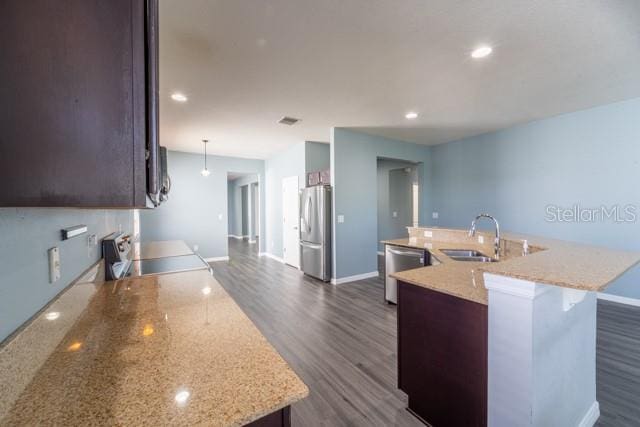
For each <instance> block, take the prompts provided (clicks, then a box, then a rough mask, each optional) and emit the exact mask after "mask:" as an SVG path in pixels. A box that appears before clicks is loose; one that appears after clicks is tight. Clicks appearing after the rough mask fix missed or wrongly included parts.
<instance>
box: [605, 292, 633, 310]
mask: <svg viewBox="0 0 640 427" xmlns="http://www.w3.org/2000/svg"><path fill="white" fill-rule="evenodd" d="M598 299H602V300H605V301H612V302H617V303H620V304H627V305H633V306H635V307H640V299H637V298H629V297H621V296H619V295H612V294H605V293H602V292H598Z"/></svg>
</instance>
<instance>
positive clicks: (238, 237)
mask: <svg viewBox="0 0 640 427" xmlns="http://www.w3.org/2000/svg"><path fill="white" fill-rule="evenodd" d="M229 237H231V238H232V239H238V240H242V236H237V235H235V234H229Z"/></svg>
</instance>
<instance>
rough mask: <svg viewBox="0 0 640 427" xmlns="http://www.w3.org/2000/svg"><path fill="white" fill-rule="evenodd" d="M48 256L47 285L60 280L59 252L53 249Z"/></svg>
mask: <svg viewBox="0 0 640 427" xmlns="http://www.w3.org/2000/svg"><path fill="white" fill-rule="evenodd" d="M48 254H49V283H55V282H57V281H58V280H59V279H60V250H59V249H58V248H57V247H53V248H51V249H49V250H48Z"/></svg>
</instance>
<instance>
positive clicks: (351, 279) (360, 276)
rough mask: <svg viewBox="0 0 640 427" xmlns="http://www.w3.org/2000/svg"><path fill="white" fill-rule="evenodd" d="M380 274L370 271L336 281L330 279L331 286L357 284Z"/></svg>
mask: <svg viewBox="0 0 640 427" xmlns="http://www.w3.org/2000/svg"><path fill="white" fill-rule="evenodd" d="M379 275H380V273H379V272H378V271H370V272H369V273H362V274H356V275H355V276H348V277H340V278H338V279H336V278H332V279H331V284H333V285H341V284H343V283H349V282H357V281H358V280H364V279H370V278H372V277H378V276H379Z"/></svg>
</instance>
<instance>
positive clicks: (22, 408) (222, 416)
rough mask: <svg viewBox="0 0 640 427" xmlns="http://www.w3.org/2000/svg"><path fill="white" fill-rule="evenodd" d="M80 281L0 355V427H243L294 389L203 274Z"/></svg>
mask: <svg viewBox="0 0 640 427" xmlns="http://www.w3.org/2000/svg"><path fill="white" fill-rule="evenodd" d="M99 277H103V276H102V275H101V273H100V272H97V273H94V274H93V278H91V277H90V278H89V279H88V280H87V279H85V280H84V281H83V280H80V281H79V282H78V283H76V284H74V285H73V286H71V287H70V288H69V289H68V290H67V291H66V292H64V293H63V294H62V296H60V298H58V299H57V300H56V301H54V302H53V303H52V304H51V305H50V306H49V307H48V308H47V309H46V310H44V311H43V312H42V313H41V314H40V315H39V316H37V317H36V318H35V319H34V320H33V321H32V322H31V323H30V324H29V325H27V326H26V327H25V328H24V329H23V330H22V331H21V332H20V333H19V334H17V335H16V336H15V337H14V338H13V339H12V340H11V341H9V342H8V343H5V344H4V346H3V347H2V348H1V349H0V389H2V390H3V392H2V399H1V400H0V425H43V424H47V425H97V424H110V425H204V424H206V425H216V426H236V425H243V424H246V423H249V422H251V421H254V420H256V419H259V418H261V417H262V416H264V415H267V414H269V413H272V412H274V411H276V410H279V409H281V408H283V407H285V406H288V405H290V404H292V403H294V402H296V401H298V400H300V399H302V398H304V397H305V396H307V395H308V393H309V391H308V388H307V387H306V385H305V384H304V383H303V382H302V381H301V380H300V378H299V377H298V376H297V375H296V374H295V372H293V370H292V369H291V368H290V367H289V366H288V365H287V363H286V362H285V361H284V360H283V359H282V357H281V356H280V355H279V354H278V353H277V352H276V350H275V349H274V348H273V347H272V346H271V345H270V344H269V343H268V342H267V340H266V339H265V338H264V337H263V336H262V334H261V333H260V332H259V331H258V329H257V328H256V327H255V326H254V325H253V323H252V322H251V321H250V320H249V318H248V317H247V316H246V315H245V314H244V313H243V311H242V310H241V309H240V308H239V307H238V306H237V305H236V303H235V302H234V301H233V299H232V298H231V297H230V296H229V295H228V294H227V293H226V292H225V291H224V289H223V288H222V287H221V286H220V284H219V283H218V282H217V281H216V280H215V279H214V278H213V277H212V276H211V275H210V274H209V273H208V272H207V271H190V272H183V273H175V274H167V275H161V276H146V277H138V278H129V279H124V280H119V281H115V282H103V283H99V282H100V281H99V279H98V278H99Z"/></svg>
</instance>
